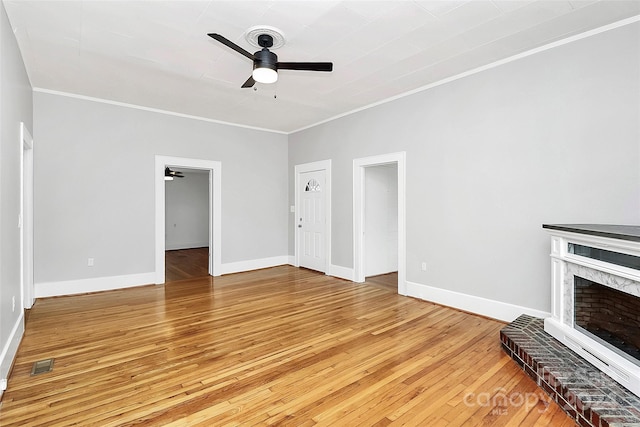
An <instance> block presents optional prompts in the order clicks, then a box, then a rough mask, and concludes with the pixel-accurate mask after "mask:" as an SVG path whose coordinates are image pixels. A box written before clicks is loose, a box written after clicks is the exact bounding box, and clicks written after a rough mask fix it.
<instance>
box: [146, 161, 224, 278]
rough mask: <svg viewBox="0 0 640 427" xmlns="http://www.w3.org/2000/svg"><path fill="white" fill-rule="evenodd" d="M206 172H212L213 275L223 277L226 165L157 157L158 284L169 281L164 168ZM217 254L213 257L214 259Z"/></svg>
mask: <svg viewBox="0 0 640 427" xmlns="http://www.w3.org/2000/svg"><path fill="white" fill-rule="evenodd" d="M167 166H172V167H176V168H191V169H205V170H208V171H209V274H210V275H211V276H220V275H221V274H222V221H221V217H222V215H221V214H222V194H221V193H222V181H221V178H222V163H221V162H219V161H215V160H203V159H189V158H185V157H172V156H161V155H156V156H155V169H154V181H155V193H156V203H155V205H156V209H155V210H156V212H155V213H156V215H155V219H156V230H155V239H156V244H155V259H156V262H155V264H156V274H155V275H156V281H155V282H156V284H158V285H159V284H162V283H164V281H165V250H166V242H165V233H166V231H165V180H164V169H165V167H167ZM211 253H213V256H211Z"/></svg>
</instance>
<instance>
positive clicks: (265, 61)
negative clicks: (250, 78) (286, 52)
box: [253, 48, 278, 70]
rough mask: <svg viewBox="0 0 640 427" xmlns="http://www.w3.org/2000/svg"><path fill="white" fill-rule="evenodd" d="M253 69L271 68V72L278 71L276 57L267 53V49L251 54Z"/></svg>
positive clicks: (271, 53)
mask: <svg viewBox="0 0 640 427" xmlns="http://www.w3.org/2000/svg"><path fill="white" fill-rule="evenodd" d="M253 56H254V60H253V69H254V70H255V69H256V68H271V69H272V70H277V69H278V66H277V64H278V56H277V55H276V54H275V53H273V52H271V51H269V49H267V48H263V49H262V50H260V51H258V52H256V53H254V54H253Z"/></svg>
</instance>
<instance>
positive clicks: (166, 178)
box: [164, 175, 173, 181]
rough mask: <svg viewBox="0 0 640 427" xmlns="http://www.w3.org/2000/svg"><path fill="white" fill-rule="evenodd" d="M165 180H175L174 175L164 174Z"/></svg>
mask: <svg viewBox="0 0 640 427" xmlns="http://www.w3.org/2000/svg"><path fill="white" fill-rule="evenodd" d="M164 180H165V181H173V177H172V176H166V175H165V176H164Z"/></svg>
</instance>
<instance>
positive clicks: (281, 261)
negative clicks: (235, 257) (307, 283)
mask: <svg viewBox="0 0 640 427" xmlns="http://www.w3.org/2000/svg"><path fill="white" fill-rule="evenodd" d="M285 264H289V256H288V255H282V256H274V257H271V258H260V259H250V260H247V261H237V262H227V263H225V264H222V266H221V270H222V274H232V273H241V272H243V271H251V270H259V269H261V268H269V267H275V266H278V265H285Z"/></svg>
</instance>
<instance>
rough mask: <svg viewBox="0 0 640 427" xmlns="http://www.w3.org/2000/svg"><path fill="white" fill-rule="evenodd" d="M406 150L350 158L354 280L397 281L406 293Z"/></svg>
mask: <svg viewBox="0 0 640 427" xmlns="http://www.w3.org/2000/svg"><path fill="white" fill-rule="evenodd" d="M405 162H406V153H405V152H398V153H390V154H382V155H378V156H371V157H363V158H360V159H354V161H353V243H354V244H353V281H354V282H359V283H362V282H365V278H368V279H366V281H367V282H371V278H372V276H373V277H375V279H373V280H376V281H382V282H384V283H385V284H386V285H385V286H388V287H391V286H392V283H393V282H395V284H396V292H397V293H399V294H400V295H406V294H407V284H406V235H405V230H406V227H405V221H406V218H405V211H406V209H405V201H406V197H405V179H406V178H405V170H406V167H405Z"/></svg>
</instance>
